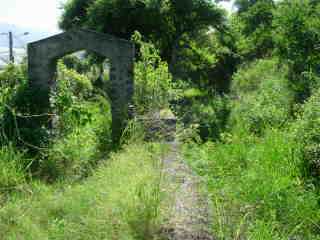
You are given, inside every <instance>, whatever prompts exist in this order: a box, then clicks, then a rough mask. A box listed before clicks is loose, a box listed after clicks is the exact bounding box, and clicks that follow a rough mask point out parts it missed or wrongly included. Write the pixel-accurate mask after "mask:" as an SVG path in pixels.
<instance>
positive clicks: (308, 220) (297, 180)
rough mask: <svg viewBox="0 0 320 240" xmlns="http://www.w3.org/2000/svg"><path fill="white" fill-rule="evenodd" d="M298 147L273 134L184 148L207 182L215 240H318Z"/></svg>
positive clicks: (314, 199)
mask: <svg viewBox="0 0 320 240" xmlns="http://www.w3.org/2000/svg"><path fill="white" fill-rule="evenodd" d="M299 148H300V146H299V143H297V142H296V141H295V139H293V138H292V137H291V134H289V133H283V132H280V131H278V130H272V131H271V130H268V131H267V132H266V133H265V137H264V138H256V137H254V136H250V135H242V136H238V135H236V134H235V135H228V136H225V137H224V142H217V143H210V142H209V143H207V144H205V145H202V146H198V145H190V144H189V145H186V146H185V147H184V153H185V157H186V159H187V160H188V162H189V163H190V165H191V166H192V167H193V168H194V169H196V170H197V172H198V173H199V174H200V175H201V176H203V177H204V179H206V182H207V186H208V189H209V192H210V196H211V200H212V204H213V211H214V212H213V215H212V216H213V217H214V221H215V224H214V225H213V229H214V233H215V236H217V237H218V239H263V240H264V239H265V240H270V239H310V240H312V239H319V237H317V232H318V226H317V223H318V222H319V220H320V212H319V208H318V196H317V191H316V190H314V189H312V188H308V187H307V186H306V185H305V184H304V182H303V179H302V172H301V168H300V165H301V161H302V158H301V155H300V151H299Z"/></svg>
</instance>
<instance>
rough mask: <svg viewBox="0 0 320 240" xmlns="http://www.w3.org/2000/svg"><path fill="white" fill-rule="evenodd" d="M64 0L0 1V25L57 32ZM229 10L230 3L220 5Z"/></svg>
mask: <svg viewBox="0 0 320 240" xmlns="http://www.w3.org/2000/svg"><path fill="white" fill-rule="evenodd" d="M64 2H66V0H0V23H9V24H14V25H17V26H19V27H26V28H31V29H37V30H43V31H46V32H58V26H57V22H58V19H59V16H60V14H61V10H60V9H59V7H60V6H61V4H63V3H64ZM222 6H224V7H226V8H227V9H229V10H231V3H230V2H229V3H228V2H226V3H222Z"/></svg>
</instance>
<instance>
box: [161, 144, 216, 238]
mask: <svg viewBox="0 0 320 240" xmlns="http://www.w3.org/2000/svg"><path fill="white" fill-rule="evenodd" d="M168 144H169V145H170V148H171V151H170V153H169V155H168V156H167V157H166V158H165V159H164V163H163V164H164V171H165V173H166V175H167V176H168V177H169V179H170V182H172V184H173V185H174V186H175V191H174V204H173V206H172V209H170V211H169V213H170V216H169V222H168V226H165V227H164V235H165V238H166V239H168V240H182V239H183V240H194V239H201V240H213V239H214V238H213V237H211V234H210V231H209V228H210V220H209V219H210V216H209V212H210V211H209V203H208V198H207V195H206V194H205V192H204V191H203V189H201V187H200V186H201V179H200V177H199V176H196V175H195V174H194V173H193V172H192V171H191V169H190V168H189V167H188V166H187V164H186V163H185V162H184V161H183V159H182V158H181V155H180V154H179V145H178V143H177V142H171V143H168Z"/></svg>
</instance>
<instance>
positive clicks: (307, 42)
mask: <svg viewBox="0 0 320 240" xmlns="http://www.w3.org/2000/svg"><path fill="white" fill-rule="evenodd" d="M274 27H275V33H274V39H275V44H276V49H277V53H278V55H279V56H280V57H281V58H282V60H283V61H285V62H287V63H288V64H289V66H290V74H289V75H290V76H289V78H290V80H291V82H292V85H293V87H294V89H295V90H296V93H297V96H296V98H297V99H296V100H297V101H304V100H305V99H306V98H307V97H308V96H309V95H310V94H311V89H312V86H313V85H314V84H319V80H317V76H319V74H320V69H319V64H320V54H319V47H320V41H319V39H320V2H319V1H312V0H284V1H282V2H281V3H280V4H279V7H278V10H277V11H276V14H275V19H274Z"/></svg>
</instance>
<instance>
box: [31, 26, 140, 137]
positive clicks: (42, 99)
mask: <svg viewBox="0 0 320 240" xmlns="http://www.w3.org/2000/svg"><path fill="white" fill-rule="evenodd" d="M79 50H88V51H92V52H95V53H97V54H99V55H101V56H103V57H106V58H108V59H109V60H110V62H111V71H110V80H111V93H110V98H111V108H112V138H113V141H114V142H118V141H119V139H120V136H121V133H122V130H123V128H124V127H125V124H126V120H127V119H128V110H129V109H128V107H129V105H130V104H131V101H132V96H133V87H134V82H133V63H134V44H133V43H131V42H129V41H126V40H122V39H118V38H116V37H114V36H111V35H108V34H101V33H97V32H94V31H90V30H71V31H68V32H65V33H61V34H58V35H55V36H52V37H49V38H46V39H43V40H40V41H37V42H33V43H30V44H28V71H29V81H30V87H31V89H33V90H34V92H35V96H34V97H35V100H36V101H38V102H39V103H41V104H39V106H40V105H41V106H42V108H48V109H49V106H50V104H49V94H50V91H51V89H53V88H54V86H55V81H56V76H55V75H56V65H57V60H58V59H59V58H61V57H63V56H65V55H67V54H70V53H73V52H76V51H79ZM45 110H46V109H41V111H43V112H46V111H45Z"/></svg>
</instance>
